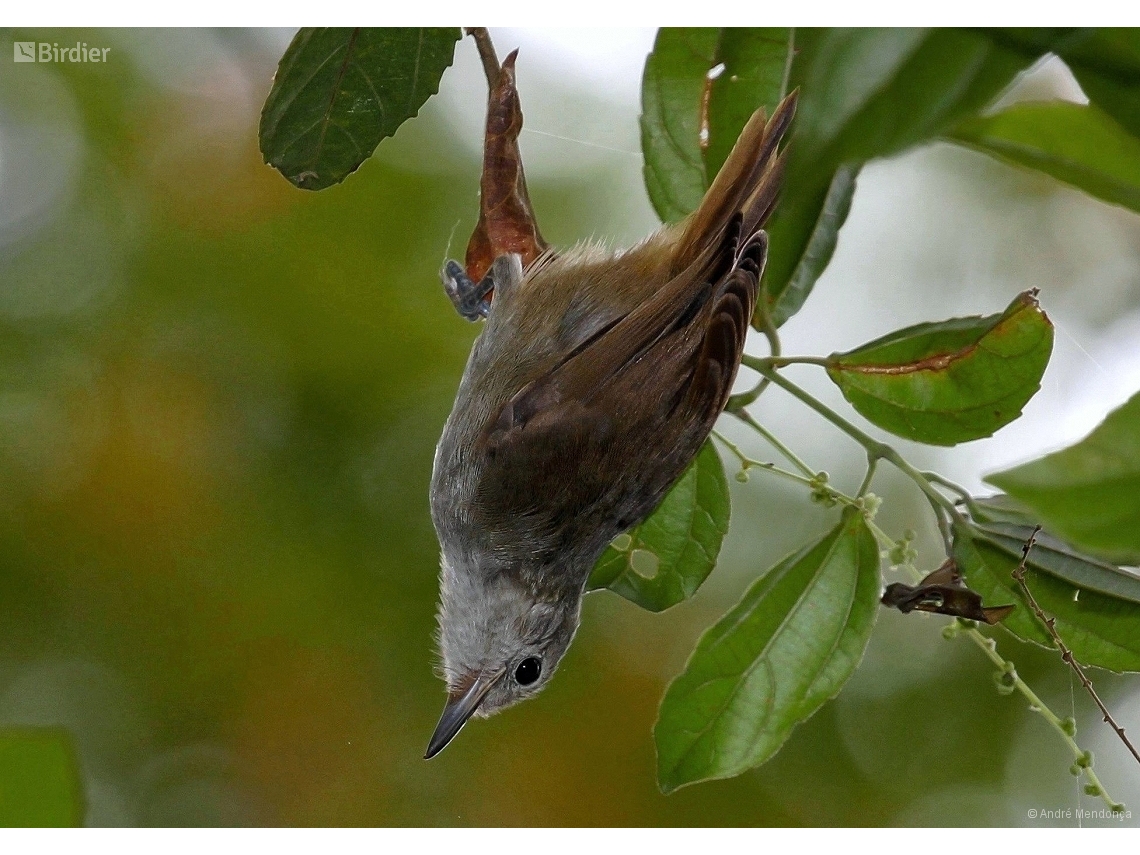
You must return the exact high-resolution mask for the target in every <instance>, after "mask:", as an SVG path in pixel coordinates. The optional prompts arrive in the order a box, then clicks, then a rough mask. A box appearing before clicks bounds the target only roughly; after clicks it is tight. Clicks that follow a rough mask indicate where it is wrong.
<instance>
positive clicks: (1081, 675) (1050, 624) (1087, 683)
mask: <svg viewBox="0 0 1140 855" xmlns="http://www.w3.org/2000/svg"><path fill="white" fill-rule="evenodd" d="M1040 531H1041V526H1035V527H1034V529H1033V534H1031V535H1029V540H1027V541H1025V546H1024V547H1022V550H1021V562H1020V563H1019V564H1018V565H1017V567H1016V568H1015V569H1014V571H1013V578H1014V580H1015V581H1016V582H1017V584H1018V587H1020V588H1021V593H1022V594H1024V595H1025V599H1026V601H1027V602H1028V603H1029V608H1031V609H1032V610H1033V614H1035V615H1037V619H1038V620H1039V621H1041V623H1043V624H1045V629H1047V630H1048V631H1049V635H1050V636H1051V637H1052V638H1053V643H1054V644H1056V645H1057V647H1058V648H1059V649H1060V651H1061V658H1062V659H1064V660H1065V661H1066V662H1067V663H1069V667H1070V668H1072V669H1073V672H1074V673H1075V674H1076V675H1077V678H1078V679H1079V680H1080V681H1081V685H1082V686H1084V687H1085V691H1087V692H1088V693H1089V695H1090V696H1091V697H1092V699H1093V701H1094V702H1095V703H1096V705H1097V707H1099V708H1100V711H1101V714H1103V715H1104V721H1105V723H1106V724H1107V725H1108V726H1109V727H1111V728H1112V729H1113V730H1115V731H1116V735H1117V736H1119V737H1120V741H1121V742H1123V743H1124V744H1125V745H1126V746H1127V747H1128V750H1129V751H1131V752H1132V756H1133V757H1135V758H1136V762H1137V763H1140V754H1138V753H1136V747H1135V746H1134V745H1133V744H1132V743H1131V742H1130V741H1129V739H1128V737H1127V736H1125V735H1124V728H1123V727H1121V726H1120V725H1119V724H1117V723H1116V719H1114V718H1113V717H1112V713H1110V712H1109V711H1108V707H1106V706H1105V705H1104V701H1102V700H1101V699H1100V695H1098V694H1097V693H1096V689H1094V688H1093V684H1092V681H1091V680H1090V679H1089V678H1088V677H1087V676H1085V672H1084V669H1083V668H1081V666H1080V665H1078V664H1077V660H1076V659H1074V658H1073V651H1071V650H1070V649H1069V648H1068V647H1066V646H1065V642H1063V641H1062V640H1061V636H1060V635H1058V634H1057V627H1056V624H1057V619H1056V618H1054V617H1048V616H1046V614H1045V612H1044V611H1043V610H1042V609H1041V606H1039V605H1038V604H1037V600H1036V599H1035V598H1034V596H1033V594H1032V593H1031V592H1030V590H1029V586H1028V585H1027V584H1025V562H1026V561H1028V560H1029V551H1030V550H1031V549H1033V544H1034V543H1036V542H1037V533H1038V532H1040Z"/></svg>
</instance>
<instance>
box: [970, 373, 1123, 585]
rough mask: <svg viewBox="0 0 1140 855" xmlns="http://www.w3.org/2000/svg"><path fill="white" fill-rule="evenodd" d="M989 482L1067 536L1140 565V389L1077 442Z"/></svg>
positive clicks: (1105, 554)
mask: <svg viewBox="0 0 1140 855" xmlns="http://www.w3.org/2000/svg"><path fill="white" fill-rule="evenodd" d="M986 480H987V481H989V482H990V483H991V484H995V485H996V486H998V487H1000V488H1001V489H1003V490H1005V491H1006V492H1007V493H1009V494H1010V495H1011V496H1013V497H1014V498H1015V499H1017V500H1018V501H1019V502H1021V503H1022V504H1024V505H1026V506H1027V507H1029V508H1030V509H1032V510H1033V512H1034V513H1036V514H1039V515H1040V517H1041V521H1042V522H1043V523H1044V524H1045V525H1046V526H1047V527H1048V528H1049V529H1051V530H1053V531H1055V532H1057V533H1058V534H1059V535H1061V536H1062V537H1064V538H1065V539H1066V540H1070V541H1072V542H1073V543H1075V544H1077V545H1078V546H1080V547H1082V548H1084V549H1087V550H1089V551H1090V552H1093V553H1094V554H1096V555H1099V556H1101V557H1103V558H1107V559H1108V560H1110V561H1115V562H1118V563H1120V564H1140V393H1137V394H1136V395H1133V396H1132V398H1131V399H1130V400H1129V401H1128V402H1127V403H1126V404H1124V405H1123V406H1122V407H1120V408H1119V409H1117V410H1115V411H1114V412H1112V413H1110V414H1109V415H1108V417H1107V418H1106V419H1105V420H1104V421H1103V422H1102V423H1101V424H1100V425H1099V426H1098V427H1097V428H1096V430H1094V431H1093V432H1092V433H1090V434H1089V435H1088V436H1087V437H1085V438H1084V439H1083V440H1081V441H1080V442H1079V443H1077V444H1076V445H1073V446H1070V447H1069V448H1066V449H1064V450H1063V451H1058V452H1055V453H1054V454H1050V455H1048V456H1046V457H1043V458H1041V459H1039V460H1035V461H1033V462H1031V463H1026V464H1023V465H1022V466H1018V467H1016V468H1014V469H1008V470H1006V471H1005V472H999V473H998V474H996V475H991V476H989V477H988V478H987V479H986Z"/></svg>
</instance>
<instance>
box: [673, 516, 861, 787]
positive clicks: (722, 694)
mask: <svg viewBox="0 0 1140 855" xmlns="http://www.w3.org/2000/svg"><path fill="white" fill-rule="evenodd" d="M879 593H880V577H879V550H878V546H877V545H876V543H875V538H874V537H873V536H872V534H871V532H870V531H869V530H868V528H867V524H866V522H865V521H864V520H863V517H862V516H861V515H859V514H858V513H856V512H853V511H850V510H849V511H847V512H845V514H844V517H843V520H842V521H841V522H840V524H839V525H838V526H837V527H836V528H835V529H834V530H833V531H831V532H830V533H829V534H827V535H826V536H825V537H824V538H823V539H822V540H820V541H819V542H818V543H816V544H815V545H813V546H808V547H805V548H804V549H802V550H800V551H799V552H797V553H795V554H794V555H791V556H789V557H788V558H786V559H784V560H783V561H781V562H780V563H779V564H777V565H776V566H775V567H773V568H772V569H771V570H769V571H768V572H767V573H766V574H765V575H764V576H763V577H762V578H761V579H759V580H758V581H757V582H756V583H755V584H753V585H752V587H751V588H749V589H748V591H747V593H745V595H744V597H743V599H741V601H740V602H739V603H738V604H737V605H736V606H735V607H734V608H733V609H732V610H731V611H729V612H728V614H726V615H725V616H724V617H723V618H721V619H720V620H719V621H718V622H717V623H716V625H714V626H713V627H711V628H710V629H709V630H708V631H706V632H705V634H704V635H702V636H701V639H700V641H699V642H698V643H697V647H696V649H695V650H694V651H693V655H692V656H691V657H690V659H689V662H688V664H687V665H686V666H685V671H684V672H683V673H682V674H681V675H680V676H678V677H677V679H675V680H674V681H673V683H672V684H671V685H670V686H669V689H668V691H667V692H666V693H665V698H664V700H663V701H662V703H661V711H660V714H659V716H658V720H657V725H656V727H655V728H654V738H655V740H656V742H657V776H658V782H659V785H660V787H661V789H662V790H663V791H665V792H669V791H671V790H674V789H676V788H677V787H681V786H684V785H685V784H691V783H694V782H696V781H702V780H707V779H710V778H724V777H728V776H731V775H738V774H740V773H741V772H744V771H745V770H747V769H750V768H752V767H754V766H757V765H759V764H761V763H763V762H764V761H766V760H768V759H769V758H770V757H772V756H773V755H774V754H775V753H776V751H777V750H779V748H780V746H781V745H782V744H783V743H784V741H785V740H786V739H787V738H788V735H789V734H790V733H791V731H792V729H793V728H794V727H795V726H796V725H797V724H798V723H800V722H801V721H804V720H805V719H807V718H808V717H810V716H811V715H812V714H813V713H814V712H815V711H816V710H818V709H819V708H820V706H822V705H823V703H824V702H825V701H827V700H828V699H830V698H833V697H834V696H835V695H836V694H837V693H838V692H839V690H840V688H841V687H842V686H843V684H844V683H845V682H846V681H847V679H848V678H849V677H850V676H851V674H852V673H853V672H854V670H855V668H856V666H857V665H858V664H859V661H860V660H861V659H862V657H863V651H864V648H865V647H866V645H867V641H868V639H869V638H870V635H871V628H872V626H873V624H874V621H875V617H876V615H877V613H878V600H879Z"/></svg>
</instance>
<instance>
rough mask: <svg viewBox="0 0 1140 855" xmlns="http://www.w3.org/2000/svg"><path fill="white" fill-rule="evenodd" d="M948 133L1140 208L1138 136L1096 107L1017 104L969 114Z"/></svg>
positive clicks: (1090, 191)
mask: <svg viewBox="0 0 1140 855" xmlns="http://www.w3.org/2000/svg"><path fill="white" fill-rule="evenodd" d="M948 139H950V140H953V141H955V142H959V143H963V144H965V145H968V146H970V147H971V148H975V149H977V150H978V151H981V152H984V153H986V154H990V155H993V156H995V157H997V158H999V159H1001V160H1004V161H1006V162H1008V163H1012V164H1014V165H1016V166H1026V167H1029V168H1030V169H1036V170H1039V171H1041V172H1044V173H1046V174H1048V175H1052V176H1053V177H1054V178H1056V179H1058V180H1059V181H1064V182H1065V183H1066V184H1071V185H1073V186H1074V187H1078V188H1080V189H1081V190H1084V191H1085V192H1086V193H1088V194H1090V195H1092V196H1096V197H1097V198H1098V199H1103V200H1104V201H1106V202H1111V203H1113V204H1115V205H1123V206H1124V207H1126V208H1131V209H1132V210H1134V211H1140V139H1137V138H1136V137H1134V136H1132V135H1130V134H1129V133H1128V132H1127V131H1125V130H1124V129H1123V128H1122V127H1120V125H1118V124H1117V123H1116V122H1115V121H1113V120H1112V119H1111V118H1109V117H1108V116H1106V115H1105V114H1104V113H1102V112H1101V111H1100V110H1099V109H1097V108H1096V107H1087V106H1082V105H1080V104H1070V103H1068V102H1065V101H1051V102H1040V103H1025V104H1016V105H1014V106H1013V107H1010V108H1009V109H1007V110H1003V111H1002V112H1000V113H998V114H996V115H993V116H978V117H975V118H972V119H967V120H966V121H965V122H962V123H961V124H959V125H958V126H957V127H956V128H954V130H953V131H951V132H950V134H949V135H948Z"/></svg>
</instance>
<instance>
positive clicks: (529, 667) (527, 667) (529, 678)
mask: <svg viewBox="0 0 1140 855" xmlns="http://www.w3.org/2000/svg"><path fill="white" fill-rule="evenodd" d="M541 673H542V660H541V659H539V658H538V657H537V656H528V657H527V658H526V659H524V660H523V661H522V662H520V663H519V664H518V667H517V668H515V681H516V682H517V683H518V684H519V685H520V686H529V685H530V684H531V683H533V682H534V681H535V680H537V679H538V675H539V674H541Z"/></svg>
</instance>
